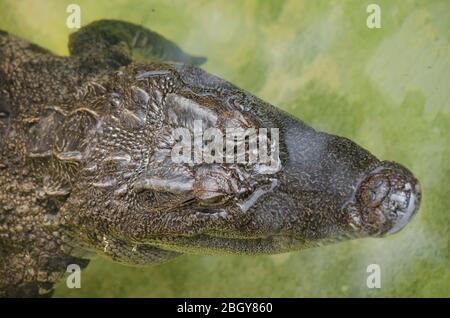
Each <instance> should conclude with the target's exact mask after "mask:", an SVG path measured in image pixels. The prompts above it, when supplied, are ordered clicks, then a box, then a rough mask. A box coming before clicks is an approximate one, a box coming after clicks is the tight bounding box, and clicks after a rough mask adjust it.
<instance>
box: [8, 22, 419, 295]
mask: <svg viewBox="0 0 450 318" xmlns="http://www.w3.org/2000/svg"><path fill="white" fill-rule="evenodd" d="M69 47H70V52H71V55H70V56H69V57H61V56H56V55H54V54H52V53H51V52H48V51H47V50H45V49H42V48H40V47H38V46H36V45H33V44H30V43H28V42H26V41H24V40H22V39H19V38H17V37H15V36H13V35H10V34H8V33H6V32H0V153H1V157H0V256H1V259H0V295H1V296H38V295H49V294H50V293H51V289H52V285H53V283H54V282H55V281H57V280H58V279H59V278H60V277H61V275H62V274H63V273H64V272H65V270H66V268H67V266H68V265H69V264H78V265H80V266H81V267H83V266H85V265H86V264H87V262H88V261H87V256H88V254H89V253H90V252H96V253H99V254H104V255H106V256H107V257H109V258H111V259H113V260H116V261H119V262H122V263H127V264H139V265H146V264H155V263H161V262H163V261H166V260H169V259H171V258H174V257H177V256H179V255H181V254H182V253H205V254H214V253H241V254H258V253H278V252H286V251H291V250H298V249H302V248H305V247H309V246H315V245H320V244H323V243H324V242H328V241H338V240H342V239H344V238H356V237H364V236H382V235H385V234H388V233H393V232H396V231H398V230H399V229H400V228H402V227H403V226H404V225H405V224H406V223H407V222H408V221H409V220H410V218H411V217H412V215H414V213H415V211H416V210H417V207H418V203H419V200H420V191H419V186H418V182H417V180H416V179H415V178H414V177H413V176H412V175H411V173H410V172H409V171H408V170H406V169H405V168H403V167H402V166H400V165H398V164H395V163H391V162H384V161H379V160H378V159H377V158H376V157H375V156H373V155H371V154H370V153H369V152H367V151H366V150H364V149H362V148H361V147H359V146H358V145H356V144H355V143H353V142H351V141H350V140H348V139H345V138H342V137H337V136H333V135H329V134H326V133H321V132H317V131H315V130H314V129H313V128H311V127H309V126H307V125H306V124H304V123H303V122H301V121H298V120H297V119H294V118H292V117H291V116H289V115H287V114H285V113H284V112H281V111H279V110H278V109H276V108H274V107H273V106H271V105H269V104H267V103H265V102H263V101H261V100H260V99H258V98H256V97H254V96H252V95H251V94H249V93H247V92H245V91H242V90H240V89H239V88H237V87H235V86H234V85H232V84H230V83H228V82H226V81H224V80H221V79H220V78H218V77H215V76H213V75H210V74H208V73H206V72H204V71H203V70H201V69H200V68H198V67H196V66H194V65H198V64H200V63H202V62H203V61H204V59H203V58H198V57H192V56H190V55H187V54H185V53H183V52H182V51H181V50H180V49H178V48H177V47H176V46H175V45H174V44H173V43H171V42H170V41H168V40H166V39H164V38H162V37H161V36H159V35H157V34H155V33H153V32H150V31H148V30H146V29H144V28H142V27H139V26H136V25H133V24H129V23H125V22H120V21H99V22H95V23H93V24H91V25H89V26H87V27H85V28H83V29H81V30H80V31H79V32H77V33H75V34H73V35H72V36H71V39H70V43H69ZM137 56H139V60H140V61H141V62H142V63H136V62H133V60H135V59H136V58H135V57H137ZM169 61H170V62H169ZM195 120H202V121H203V123H204V127H203V128H208V127H215V128H218V129H219V130H220V131H224V130H225V128H226V127H237V128H244V129H246V128H249V127H254V128H272V127H276V128H279V131H280V145H279V148H280V153H279V158H278V160H279V164H278V166H277V169H276V170H275V171H273V172H272V173H270V174H267V173H261V169H260V166H258V165H257V164H237V163H236V164H219V163H211V164H204V163H203V164H194V165H193V164H179V163H175V162H173V161H172V160H171V158H170V151H171V149H172V148H173V146H174V144H175V143H176V141H175V140H174V139H173V138H172V135H171V134H172V132H173V130H174V129H176V128H178V127H184V128H187V129H189V130H193V127H194V121H195Z"/></svg>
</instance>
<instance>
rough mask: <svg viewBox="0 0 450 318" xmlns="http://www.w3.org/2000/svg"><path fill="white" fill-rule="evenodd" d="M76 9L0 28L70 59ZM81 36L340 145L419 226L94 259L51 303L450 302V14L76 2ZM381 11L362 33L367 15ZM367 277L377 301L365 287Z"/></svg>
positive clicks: (3, 19) (12, 19)
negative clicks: (98, 32)
mask: <svg viewBox="0 0 450 318" xmlns="http://www.w3.org/2000/svg"><path fill="white" fill-rule="evenodd" d="M74 2H75V1H36V0H29V1H28V0H27V1H12V0H10V1H5V0H0V29H4V30H7V31H9V32H11V33H15V34H17V35H19V36H22V37H24V38H26V39H28V40H30V41H32V42H35V43H37V44H39V45H41V46H44V47H46V48H49V49H51V50H53V51H55V52H57V53H60V54H67V47H66V46H67V38H68V34H69V33H71V32H74V30H70V29H68V28H67V27H66V18H67V16H68V13H66V7H67V5H68V4H70V3H74ZM76 3H77V4H79V5H80V7H81V23H82V25H84V24H87V23H89V22H91V21H93V20H97V19H101V18H114V19H123V20H127V21H131V22H135V23H141V24H143V25H144V26H146V27H148V28H151V29H152V30H154V31H157V32H159V33H161V34H163V35H164V36H166V37H168V38H170V39H172V40H174V41H175V42H176V43H178V44H179V45H180V46H181V47H183V48H184V49H185V50H186V51H187V52H190V53H194V54H197V55H203V56H206V57H207V58H208V62H207V63H206V64H205V65H204V66H203V67H204V69H206V70H207V71H209V72H211V73H214V74H217V75H219V76H221V77H223V78H225V79H227V80H229V81H231V82H233V83H235V84H237V85H238V86H240V87H242V88H245V89H246V90H248V91H250V92H252V93H253V94H255V95H257V96H259V97H261V98H263V99H264V100H266V101H268V102H270V103H272V104H274V105H276V106H278V107H280V108H282V109H285V110H287V111H289V112H290V113H292V114H294V115H295V116H297V117H299V118H301V119H303V120H304V121H306V122H307V123H309V124H310V125H312V126H313V127H315V128H318V129H320V130H323V131H326V132H330V133H333V134H337V135H342V136H345V137H348V138H350V139H352V140H354V141H356V142H357V143H358V144H360V145H362V146H363V147H364V148H366V149H368V150H370V151H371V152H372V153H374V154H375V155H377V156H378V157H379V158H383V159H386V160H394V161H397V162H400V163H402V164H404V165H405V166H406V167H408V168H409V169H410V170H412V171H413V172H414V174H415V175H416V176H417V177H418V179H419V180H420V181H421V185H422V190H423V199H422V205H421V209H420V211H419V213H418V215H417V216H416V217H415V219H414V220H413V221H412V222H411V223H410V224H409V225H408V226H407V227H406V228H405V229H404V230H402V231H401V232H400V233H398V234H396V235H393V236H391V237H388V238H384V239H361V240H355V241H349V242H343V243H339V244H334V245H330V246H326V247H321V248H316V249H310V250H305V251H300V252H294V253H289V254H282V255H275V256H258V257H253V256H252V257H250V256H247V257H246V256H223V257H219V256H184V257H181V258H179V259H177V260H175V261H173V262H170V263H168V264H165V265H162V266H157V267H149V268H136V267H126V266H123V265H119V264H115V263H113V262H111V261H108V260H106V259H102V258H96V259H94V260H93V261H92V262H91V264H90V266H89V267H88V268H87V269H86V270H84V271H83V272H82V276H81V277H82V283H81V288H80V289H68V288H67V287H66V284H65V283H64V281H62V282H61V283H60V284H58V286H57V288H56V293H55V295H56V296H58V297H77V296H86V297H99V296H126V297H131V296H143V297H166V296H174V297H178V296H182V297H191V296H195V297H203V296H212V297H214V296H216V297H227V296H233V297H239V296H244V297H245V296H255V297H269V296H272V297H285V296H289V297H304V296H319V297H323V296H338V297H340V296H343V297H345V296H370V297H379V296H405V297H409V296H446V297H449V296H450V247H449V241H450V199H449V197H450V191H449V190H450V189H449V183H450V34H449V31H450V2H449V1H448V0H443V1H438V0H433V1H403V0H396V1H393V0H389V1H381V0H371V1H317V0H309V1H306V0H304V1H300V0H291V1H282V0H277V1H267V0H266V1H238V0H236V1H225V0H222V1H206V0H203V1H119V0H115V1H76ZM370 3H376V4H378V5H379V6H380V8H381V28H380V29H369V28H368V27H367V25H366V19H367V16H368V15H369V13H367V12H366V8H367V5H368V4H370ZM369 264H379V265H380V268H381V288H379V289H377V288H376V289H369V288H368V287H367V285H366V279H367V276H368V273H367V272H366V270H367V266H368V265H369Z"/></svg>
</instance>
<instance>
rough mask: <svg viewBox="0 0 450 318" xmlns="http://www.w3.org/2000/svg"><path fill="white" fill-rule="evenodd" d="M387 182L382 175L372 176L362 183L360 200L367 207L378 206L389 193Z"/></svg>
mask: <svg viewBox="0 0 450 318" xmlns="http://www.w3.org/2000/svg"><path fill="white" fill-rule="evenodd" d="M389 188H390V184H389V180H388V179H387V178H385V177H384V176H382V175H373V176H371V177H369V178H368V179H367V180H365V181H364V182H363V184H362V185H361V188H360V189H361V190H360V199H361V201H362V202H363V203H364V204H365V205H366V206H368V207H371V208H375V207H377V206H379V205H380V204H381V203H382V202H383V200H384V198H385V197H386V195H387V194H388V192H389Z"/></svg>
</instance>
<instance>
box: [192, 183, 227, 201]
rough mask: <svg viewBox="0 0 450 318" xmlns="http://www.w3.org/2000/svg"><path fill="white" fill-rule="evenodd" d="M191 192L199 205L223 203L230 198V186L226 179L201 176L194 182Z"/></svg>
mask: <svg viewBox="0 0 450 318" xmlns="http://www.w3.org/2000/svg"><path fill="white" fill-rule="evenodd" d="M193 193H194V196H195V198H196V199H197V201H198V202H199V203H200V205H205V206H217V205H222V204H225V203H226V202H227V201H228V200H229V199H230V198H231V194H230V187H229V185H228V183H227V181H226V180H224V179H221V178H217V176H216V177H213V176H203V177H202V178H200V179H197V180H196V181H195V182H194V188H193Z"/></svg>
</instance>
